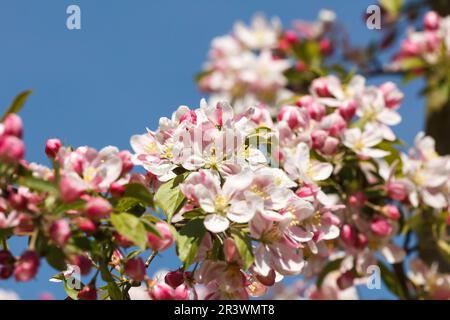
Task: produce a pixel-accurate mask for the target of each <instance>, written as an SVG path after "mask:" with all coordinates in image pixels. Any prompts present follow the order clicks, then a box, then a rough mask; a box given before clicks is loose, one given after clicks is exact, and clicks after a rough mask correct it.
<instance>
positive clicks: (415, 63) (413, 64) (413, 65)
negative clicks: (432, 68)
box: [400, 58, 425, 70]
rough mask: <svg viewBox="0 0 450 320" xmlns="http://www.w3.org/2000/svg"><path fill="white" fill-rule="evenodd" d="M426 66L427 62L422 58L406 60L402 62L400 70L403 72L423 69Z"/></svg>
mask: <svg viewBox="0 0 450 320" xmlns="http://www.w3.org/2000/svg"><path fill="white" fill-rule="evenodd" d="M424 66H425V61H423V60H422V59H420V58H405V59H402V60H401V61H400V68H401V69H402V70H415V69H421V68H423V67H424Z"/></svg>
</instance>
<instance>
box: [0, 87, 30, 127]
mask: <svg viewBox="0 0 450 320" xmlns="http://www.w3.org/2000/svg"><path fill="white" fill-rule="evenodd" d="M30 94H31V90H26V91H23V92H21V93H19V94H18V95H17V96H16V97H15V98H14V101H13V102H12V103H11V105H10V106H9V108H8V110H6V112H5V114H4V115H3V117H2V121H3V120H5V118H6V116H7V115H8V114H10V113H18V112H19V111H20V109H22V107H23V105H24V104H25V102H26V101H27V98H28V96H29V95H30Z"/></svg>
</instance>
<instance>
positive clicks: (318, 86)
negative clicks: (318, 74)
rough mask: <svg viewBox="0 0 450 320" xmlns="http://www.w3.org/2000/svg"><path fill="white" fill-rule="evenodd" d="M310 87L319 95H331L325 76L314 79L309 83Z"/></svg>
mask: <svg viewBox="0 0 450 320" xmlns="http://www.w3.org/2000/svg"><path fill="white" fill-rule="evenodd" d="M311 89H312V90H313V92H315V93H316V95H317V96H319V97H322V98H324V97H331V96H332V95H331V92H330V90H329V89H328V80H327V79H326V78H317V79H314V80H313V81H312V83H311Z"/></svg>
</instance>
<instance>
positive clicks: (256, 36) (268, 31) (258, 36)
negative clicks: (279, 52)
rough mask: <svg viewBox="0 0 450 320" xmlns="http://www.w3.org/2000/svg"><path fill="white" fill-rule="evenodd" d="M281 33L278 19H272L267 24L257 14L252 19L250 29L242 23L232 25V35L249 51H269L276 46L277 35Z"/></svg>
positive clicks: (261, 16) (263, 18)
mask: <svg viewBox="0 0 450 320" xmlns="http://www.w3.org/2000/svg"><path fill="white" fill-rule="evenodd" d="M280 31H281V22H280V20H279V19H278V18H273V19H272V21H271V22H270V24H269V22H268V21H267V20H266V18H265V17H264V16H263V15H261V14H258V15H256V16H255V17H254V18H253V21H252V24H251V26H250V27H247V26H246V25H244V24H243V23H242V22H237V23H236V24H235V25H234V34H235V36H236V38H237V39H239V41H241V42H242V43H243V44H244V45H245V46H246V47H248V48H249V49H252V50H253V49H271V48H274V47H275V46H276V44H277V40H278V35H279V33H280Z"/></svg>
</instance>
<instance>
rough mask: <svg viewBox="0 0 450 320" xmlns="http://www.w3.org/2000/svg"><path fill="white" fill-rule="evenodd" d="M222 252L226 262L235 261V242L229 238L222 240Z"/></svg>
mask: <svg viewBox="0 0 450 320" xmlns="http://www.w3.org/2000/svg"><path fill="white" fill-rule="evenodd" d="M223 253H224V255H225V260H226V261H227V262H232V261H235V260H236V258H237V256H238V252H237V248H236V244H235V243H234V240H233V239H231V238H226V239H225V240H224V242H223Z"/></svg>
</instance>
